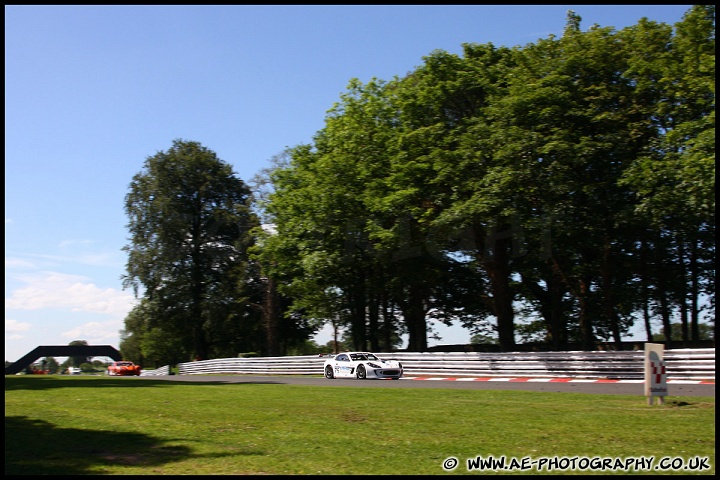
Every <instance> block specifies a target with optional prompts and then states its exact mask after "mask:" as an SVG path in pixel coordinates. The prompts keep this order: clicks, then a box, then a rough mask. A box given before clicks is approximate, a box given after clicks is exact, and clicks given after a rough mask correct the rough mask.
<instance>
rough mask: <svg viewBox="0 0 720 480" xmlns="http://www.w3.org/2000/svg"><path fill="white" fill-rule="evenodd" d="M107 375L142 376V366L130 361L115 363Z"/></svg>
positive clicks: (108, 369) (109, 368)
mask: <svg viewBox="0 0 720 480" xmlns="http://www.w3.org/2000/svg"><path fill="white" fill-rule="evenodd" d="M107 374H108V375H113V376H115V375H118V376H123V377H128V376H132V375H138V376H139V375H140V365H135V364H134V363H133V362H128V361H122V362H113V363H112V364H111V365H110V366H109V367H108V368H107Z"/></svg>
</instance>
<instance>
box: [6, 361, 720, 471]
mask: <svg viewBox="0 0 720 480" xmlns="http://www.w3.org/2000/svg"><path fill="white" fill-rule="evenodd" d="M490 456H492V457H493V458H494V459H496V460H499V459H501V458H502V457H503V456H505V457H506V462H507V463H506V465H508V464H509V462H510V461H511V460H512V459H513V458H514V459H515V460H516V461H517V462H518V464H517V465H513V467H514V468H512V469H509V468H506V469H498V468H494V469H493V468H488V467H487V466H485V467H484V468H482V469H480V468H473V469H472V470H469V468H468V460H470V461H471V467H474V466H476V465H473V464H472V462H473V461H476V460H477V458H478V457H482V458H483V459H487V458H488V457H490ZM451 457H452V458H456V459H457V461H458V464H457V466H456V467H455V468H454V469H452V470H449V471H446V470H445V469H443V465H446V466H447V465H450V464H451V463H452V460H448V459H450V458H451ZM562 457H566V458H565V460H560V462H559V463H556V464H554V465H556V466H557V467H558V468H555V469H553V470H552V471H548V470H547V469H544V470H541V471H540V472H538V471H537V466H538V462H543V463H544V466H545V467H547V466H548V465H549V462H550V460H551V459H555V458H558V459H561V458H562ZM574 457H578V458H577V459H576V460H574V462H575V464H576V465H579V464H580V463H583V464H585V463H587V464H588V466H589V465H590V463H589V462H590V460H591V459H596V458H601V457H602V458H606V459H607V460H606V462H611V463H612V464H615V463H617V462H620V461H626V460H627V459H628V458H630V457H632V458H637V459H639V458H640V457H653V460H654V464H653V466H654V467H655V466H657V465H658V464H659V463H660V460H661V459H663V458H668V459H674V461H675V462H676V463H675V465H676V466H679V465H680V463H682V464H684V465H685V464H694V465H695V466H697V463H698V462H700V465H702V466H706V465H709V467H710V468H709V469H705V468H703V469H702V470H698V469H693V470H672V469H669V470H662V471H657V470H652V471H647V470H646V471H643V470H640V469H634V468H632V467H631V468H628V469H625V468H623V469H618V470H609V469H607V468H606V469H604V470H587V469H586V470H581V469H576V470H574V471H571V470H560V469H559V467H561V466H563V463H565V464H570V463H569V462H571V461H573V460H571V459H572V458H574ZM523 459H525V460H523ZM541 459H544V460H541ZM523 461H524V462H525V466H526V467H530V466H532V467H533V468H531V469H529V470H524V469H522V467H521V465H522V462H523ZM593 461H594V462H597V460H593ZM627 461H628V462H630V461H631V460H627ZM531 462H535V464H534V465H532V463H531ZM665 462H669V460H666V461H665ZM594 465H596V466H599V465H598V464H597V463H594ZM606 465H609V463H606ZM627 465H632V464H631V463H628V464H627ZM448 473H456V474H468V473H479V474H502V473H514V474H528V473H545V474H579V473H582V474H603V475H607V474H633V473H634V474H656V473H663V474H682V475H685V474H694V473H702V474H714V473H715V398H714V397H668V399H667V401H666V403H665V404H664V405H657V404H656V405H653V406H649V405H647V401H646V399H645V397H643V396H624V395H587V394H579V393H534V392H526V391H501V390H483V391H474V390H452V389H434V388H433V389H417V388H412V389H398V388H392V389H383V388H368V387H361V386H359V387H332V388H329V387H320V388H319V387H310V386H294V385H278V384H261V383H258V384H248V383H243V384H221V383H212V382H209V383H183V382H175V381H165V380H151V379H138V378H108V377H101V376H98V377H93V376H75V377H70V376H41V375H37V376H32V375H28V376H6V377H5V474H6V475H8V474H40V475H43V474H47V475H82V474H106V475H119V474H122V475H187V474H192V475H212V474H310V475H316V474H318V475H325V474H327V475H334V474H378V475H382V474H397V475H416V474H423V475H424V474H430V475H433V474H448Z"/></svg>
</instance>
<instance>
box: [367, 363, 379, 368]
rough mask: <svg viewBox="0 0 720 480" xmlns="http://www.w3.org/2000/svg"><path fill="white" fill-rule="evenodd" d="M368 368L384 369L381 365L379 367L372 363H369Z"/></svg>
mask: <svg viewBox="0 0 720 480" xmlns="http://www.w3.org/2000/svg"><path fill="white" fill-rule="evenodd" d="M368 367H372V368H382V367H381V366H380V365H377V364H375V363H372V362H368Z"/></svg>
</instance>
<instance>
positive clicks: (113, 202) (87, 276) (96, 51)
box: [5, 5, 690, 361]
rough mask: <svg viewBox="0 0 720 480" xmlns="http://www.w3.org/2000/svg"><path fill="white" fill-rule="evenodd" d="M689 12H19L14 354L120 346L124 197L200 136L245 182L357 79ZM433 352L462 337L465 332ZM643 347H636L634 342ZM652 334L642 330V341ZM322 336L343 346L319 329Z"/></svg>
mask: <svg viewBox="0 0 720 480" xmlns="http://www.w3.org/2000/svg"><path fill="white" fill-rule="evenodd" d="M689 8H690V6H689V5H457V6H453V5H449V6H433V5H419V6H412V5H409V6H380V5H344V6H343V5H338V6H310V5H289V6H282V5H270V6H250V5H235V6H231V5H226V6H20V5H9V6H8V5H6V6H5V359H6V360H9V361H15V360H17V359H19V358H20V357H21V356H23V355H24V354H26V353H28V352H29V351H31V350H32V349H33V348H35V347H37V346H39V345H67V344H68V343H70V342H71V341H73V340H86V341H87V342H88V343H89V344H91V345H105V344H109V345H113V346H115V347H118V346H119V330H121V329H122V328H123V319H124V317H125V315H126V314H127V312H128V311H129V310H130V309H131V308H132V305H133V302H134V299H133V296H132V292H131V291H129V290H123V289H122V283H121V280H120V277H121V275H123V273H124V271H125V270H124V269H125V261H126V257H125V255H124V254H123V252H122V251H121V248H122V247H123V246H124V245H125V244H127V229H126V227H125V225H126V223H127V217H126V216H125V213H124V211H123V201H124V197H125V195H126V194H127V192H128V185H129V183H130V181H131V179H132V176H133V175H135V174H136V173H138V172H140V171H141V170H142V167H143V164H144V162H145V160H146V159H147V157H149V156H152V155H154V154H155V153H157V152H159V151H165V150H167V149H168V148H170V146H171V145H172V141H173V140H174V139H184V140H192V141H198V142H200V143H201V144H203V145H204V146H205V147H207V148H209V149H211V150H213V151H214V152H216V153H217V155H218V156H219V157H220V158H221V159H223V160H224V161H226V162H228V163H230V164H232V165H233V168H234V169H235V172H236V173H237V175H238V176H239V177H240V178H242V179H243V180H244V181H246V182H249V181H250V180H251V179H252V177H253V176H254V175H255V174H256V173H258V172H259V171H260V170H261V169H263V168H266V167H268V166H269V165H270V159H271V158H272V157H273V156H274V155H277V154H279V153H280V152H282V151H283V150H284V149H285V148H286V147H290V146H294V145H298V144H301V143H308V142H310V141H311V140H312V137H313V135H314V134H315V133H316V132H317V131H318V130H320V129H321V128H322V127H323V122H324V118H325V113H326V112H327V110H328V109H330V108H331V107H332V105H333V103H334V102H336V101H337V100H338V99H339V96H340V94H341V93H342V92H344V91H345V89H346V87H347V85H348V82H349V81H350V79H352V78H358V79H360V80H361V81H363V82H367V81H368V80H370V79H372V78H373V77H375V78H379V79H382V80H390V79H392V78H393V77H395V76H403V75H405V74H406V73H407V72H409V71H411V70H413V69H414V68H415V67H417V66H419V65H420V64H421V63H422V58H423V56H425V55H428V54H429V53H430V52H432V51H433V50H436V49H440V50H445V51H448V52H451V53H461V52H462V47H461V45H462V44H463V43H481V44H483V43H493V44H494V45H496V46H510V47H511V46H516V45H518V46H522V45H527V44H528V43H534V42H536V41H537V40H538V39H540V38H547V37H548V36H549V35H551V34H554V35H557V36H559V35H561V34H562V31H563V28H564V26H565V20H566V14H567V11H568V10H574V11H575V12H576V13H577V14H578V15H580V16H581V17H582V23H581V28H582V29H583V30H586V29H588V28H589V27H590V26H592V25H593V24H598V25H600V26H603V27H615V28H617V29H621V28H623V27H626V26H630V25H634V24H636V23H637V21H638V20H639V19H640V18H642V17H647V18H649V19H650V20H655V21H658V22H664V23H668V24H671V25H672V24H674V23H676V22H678V21H680V20H681V19H682V16H683V14H684V13H685V12H687V10H688V9H689ZM437 331H438V333H439V334H440V335H441V336H442V340H440V341H430V342H429V343H430V344H431V345H433V344H435V343H465V342H467V341H469V335H468V333H467V332H466V331H465V330H463V329H462V328H460V327H454V328H438V329H437ZM636 338H638V337H637V336H636ZM642 338H644V336H642ZM317 340H318V341H319V342H320V343H325V342H327V341H328V340H330V336H329V334H328V333H327V332H322V333H321V334H320V335H319V337H318V338H317Z"/></svg>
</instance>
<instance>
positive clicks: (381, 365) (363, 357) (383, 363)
mask: <svg viewBox="0 0 720 480" xmlns="http://www.w3.org/2000/svg"><path fill="white" fill-rule="evenodd" d="M329 357H330V358H328V359H327V360H325V364H324V366H323V371H324V372H325V378H359V379H361V380H364V379H366V378H392V379H393V380H399V379H400V377H402V375H403V366H402V364H401V363H400V362H398V361H397V360H382V359H381V358H379V357H378V356H377V355H374V354H372V353H368V352H345V353H339V354H337V355H329Z"/></svg>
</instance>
